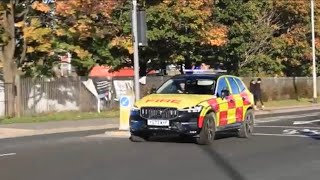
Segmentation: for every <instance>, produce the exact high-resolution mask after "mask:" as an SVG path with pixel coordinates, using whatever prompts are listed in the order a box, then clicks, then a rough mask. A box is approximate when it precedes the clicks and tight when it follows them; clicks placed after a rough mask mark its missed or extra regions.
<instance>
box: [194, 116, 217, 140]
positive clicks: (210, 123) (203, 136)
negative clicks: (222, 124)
mask: <svg viewBox="0 0 320 180" xmlns="http://www.w3.org/2000/svg"><path fill="white" fill-rule="evenodd" d="M215 133H216V124H215V114H214V113H209V114H207V115H206V116H205V117H204V121H203V126H202V129H201V131H200V133H199V137H197V138H196V142H197V144H199V145H210V144H212V142H213V141H214V138H215Z"/></svg>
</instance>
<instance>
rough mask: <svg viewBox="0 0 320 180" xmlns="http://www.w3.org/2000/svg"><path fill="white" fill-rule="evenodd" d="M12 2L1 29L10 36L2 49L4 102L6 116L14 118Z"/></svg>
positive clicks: (13, 28) (14, 73)
mask: <svg viewBox="0 0 320 180" xmlns="http://www.w3.org/2000/svg"><path fill="white" fill-rule="evenodd" d="M14 8H15V6H14V1H13V0H11V1H10V3H9V8H8V11H7V12H6V13H5V14H4V18H3V27H4V29H5V31H6V33H8V34H9V35H10V40H9V41H8V42H7V44H5V45H4V46H3V48H2V51H0V53H2V55H1V56H0V57H2V58H3V79H4V82H5V93H6V94H5V101H6V112H7V114H6V116H14V112H15V94H16V92H15V75H16V72H17V64H16V62H15V57H14V54H15V50H16V37H15V21H14V13H15V12H14Z"/></svg>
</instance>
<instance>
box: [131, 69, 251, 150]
mask: <svg viewBox="0 0 320 180" xmlns="http://www.w3.org/2000/svg"><path fill="white" fill-rule="evenodd" d="M253 105H254V101H253V95H252V94H251V93H250V91H249V90H248V88H247V87H246V86H245V84H244V83H243V81H242V80H241V79H240V78H239V77H236V76H232V75H228V74H226V73H225V71H221V70H220V71H219V70H216V71H215V70H185V74H182V75H176V76H174V77H172V78H170V79H169V80H167V81H166V82H165V83H163V84H162V85H161V86H160V87H159V88H158V89H157V90H154V92H153V93H151V94H149V95H147V96H145V97H144V98H142V99H141V100H139V101H137V102H136V103H135V105H134V107H133V109H132V111H131V115H130V133H131V136H130V140H131V141H133V142H138V141H146V140H148V139H149V138H150V137H151V136H157V135H163V134H164V135H168V136H169V135H179V136H181V137H192V138H194V139H195V140H196V142H197V143H198V144H202V145H208V144H211V143H212V142H213V141H214V139H215V135H216V133H218V132H228V131H233V132H234V131H235V130H236V131H237V133H238V136H239V137H242V138H249V137H250V136H251V135H252V132H253V125H254V118H255V117H254V111H253Z"/></svg>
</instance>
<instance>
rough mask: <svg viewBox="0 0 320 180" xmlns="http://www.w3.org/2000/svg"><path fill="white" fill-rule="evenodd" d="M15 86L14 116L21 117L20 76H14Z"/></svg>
mask: <svg viewBox="0 0 320 180" xmlns="http://www.w3.org/2000/svg"><path fill="white" fill-rule="evenodd" d="M15 77H16V78H15V86H16V87H14V88H16V93H17V94H16V98H15V100H16V101H15V106H16V115H17V117H20V116H21V77H20V75H16V76H15Z"/></svg>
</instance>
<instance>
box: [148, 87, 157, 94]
mask: <svg viewBox="0 0 320 180" xmlns="http://www.w3.org/2000/svg"><path fill="white" fill-rule="evenodd" d="M156 92H157V89H156V88H154V87H153V88H151V89H150V91H149V94H154V93H156Z"/></svg>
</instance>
